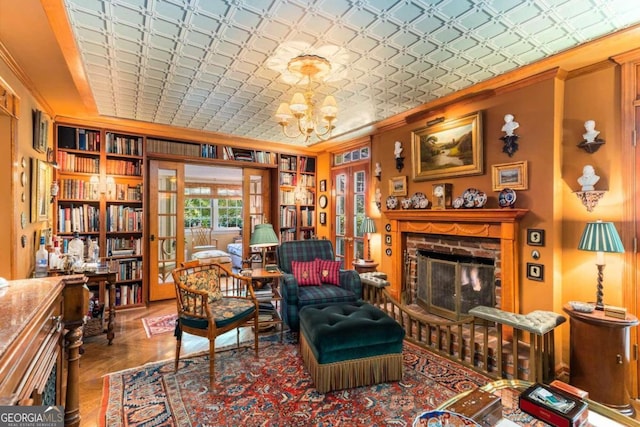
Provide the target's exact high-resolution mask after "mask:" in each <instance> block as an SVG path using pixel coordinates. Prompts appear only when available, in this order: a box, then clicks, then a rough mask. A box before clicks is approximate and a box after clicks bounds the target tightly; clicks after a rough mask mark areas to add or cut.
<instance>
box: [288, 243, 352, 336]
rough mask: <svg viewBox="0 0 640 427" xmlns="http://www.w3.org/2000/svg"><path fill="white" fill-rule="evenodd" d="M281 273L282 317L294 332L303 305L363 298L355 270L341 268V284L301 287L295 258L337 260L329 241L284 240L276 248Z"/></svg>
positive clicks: (302, 259)
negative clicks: (295, 268)
mask: <svg viewBox="0 0 640 427" xmlns="http://www.w3.org/2000/svg"><path fill="white" fill-rule="evenodd" d="M276 253H277V258H278V267H279V268H280V271H281V272H282V279H281V280H280V292H281V294H282V319H283V320H284V322H285V323H286V324H287V325H288V326H289V328H290V329H291V330H292V331H298V330H299V329H300V317H299V315H298V313H299V312H300V310H301V309H302V307H305V306H308V305H318V304H327V303H342V302H352V301H357V300H360V299H362V283H361V282H360V276H359V275H358V273H357V272H356V271H355V270H340V280H339V282H340V284H339V286H336V285H332V284H320V285H318V286H299V285H298V281H297V280H296V278H295V277H294V275H293V270H292V268H291V262H292V261H313V260H315V259H316V258H320V259H324V260H334V259H335V256H334V253H333V245H332V244H331V242H330V241H329V240H294V241H289V242H283V243H282V244H281V245H280V246H279V247H278V248H277V250H276Z"/></svg>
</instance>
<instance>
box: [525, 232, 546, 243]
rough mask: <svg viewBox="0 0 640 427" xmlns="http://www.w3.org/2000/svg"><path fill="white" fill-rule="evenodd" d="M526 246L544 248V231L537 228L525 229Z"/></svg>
mask: <svg viewBox="0 0 640 427" xmlns="http://www.w3.org/2000/svg"><path fill="white" fill-rule="evenodd" d="M527 245H529V246H544V230H541V229H538V228H529V229H527Z"/></svg>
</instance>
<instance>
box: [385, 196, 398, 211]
mask: <svg viewBox="0 0 640 427" xmlns="http://www.w3.org/2000/svg"><path fill="white" fill-rule="evenodd" d="M397 207H398V198H397V197H396V196H389V197H387V209H395V208H397Z"/></svg>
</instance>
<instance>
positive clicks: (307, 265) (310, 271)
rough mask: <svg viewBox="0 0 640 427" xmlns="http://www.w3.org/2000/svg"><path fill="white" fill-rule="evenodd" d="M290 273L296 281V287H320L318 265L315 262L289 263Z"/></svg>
mask: <svg viewBox="0 0 640 427" xmlns="http://www.w3.org/2000/svg"><path fill="white" fill-rule="evenodd" d="M291 271H292V273H293V277H295V278H296V280H297V281H298V286H320V276H318V265H317V264H316V262H315V261H291Z"/></svg>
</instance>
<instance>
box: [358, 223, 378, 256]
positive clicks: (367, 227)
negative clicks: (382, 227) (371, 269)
mask: <svg viewBox="0 0 640 427" xmlns="http://www.w3.org/2000/svg"><path fill="white" fill-rule="evenodd" d="M360 232H361V233H362V235H363V236H364V235H366V236H367V259H366V261H367V262H371V261H372V259H371V233H375V232H376V223H375V222H374V221H373V220H372V219H371V218H369V217H368V216H367V217H365V218H364V220H363V221H362V225H361V226H360Z"/></svg>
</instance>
